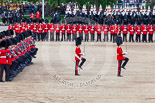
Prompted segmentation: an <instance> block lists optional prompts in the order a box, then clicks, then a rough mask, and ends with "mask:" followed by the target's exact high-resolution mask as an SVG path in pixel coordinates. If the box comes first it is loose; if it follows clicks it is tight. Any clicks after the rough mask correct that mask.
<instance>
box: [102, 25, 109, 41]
mask: <svg viewBox="0 0 155 103" xmlns="http://www.w3.org/2000/svg"><path fill="white" fill-rule="evenodd" d="M108 31H109V28H108V25H107V24H105V25H103V26H102V32H103V33H104V40H103V41H104V42H105V41H108Z"/></svg>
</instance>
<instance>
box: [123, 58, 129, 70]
mask: <svg viewBox="0 0 155 103" xmlns="http://www.w3.org/2000/svg"><path fill="white" fill-rule="evenodd" d="M128 61H129V59H128V58H127V57H125V62H124V63H123V65H122V68H125V66H126V64H127V63H128Z"/></svg>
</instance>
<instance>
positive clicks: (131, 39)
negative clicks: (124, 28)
mask: <svg viewBox="0 0 155 103" xmlns="http://www.w3.org/2000/svg"><path fill="white" fill-rule="evenodd" d="M133 38H134V35H132V34H130V36H129V42H131V41H132V42H134V39H133Z"/></svg>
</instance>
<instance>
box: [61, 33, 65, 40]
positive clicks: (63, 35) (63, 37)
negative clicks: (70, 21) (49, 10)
mask: <svg viewBox="0 0 155 103" xmlns="http://www.w3.org/2000/svg"><path fill="white" fill-rule="evenodd" d="M61 41H65V33H62V37H61Z"/></svg>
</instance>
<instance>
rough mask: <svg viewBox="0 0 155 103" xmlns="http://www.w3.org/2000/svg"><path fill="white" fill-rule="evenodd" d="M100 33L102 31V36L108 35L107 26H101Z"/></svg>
mask: <svg viewBox="0 0 155 103" xmlns="http://www.w3.org/2000/svg"><path fill="white" fill-rule="evenodd" d="M102 31H103V33H104V34H108V26H107V25H103V27H102Z"/></svg>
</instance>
